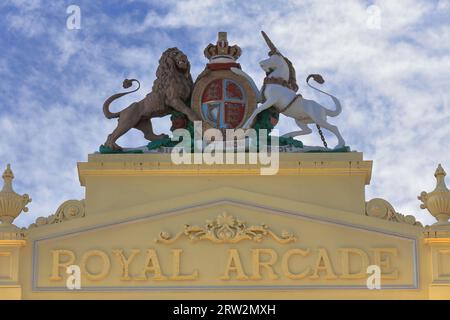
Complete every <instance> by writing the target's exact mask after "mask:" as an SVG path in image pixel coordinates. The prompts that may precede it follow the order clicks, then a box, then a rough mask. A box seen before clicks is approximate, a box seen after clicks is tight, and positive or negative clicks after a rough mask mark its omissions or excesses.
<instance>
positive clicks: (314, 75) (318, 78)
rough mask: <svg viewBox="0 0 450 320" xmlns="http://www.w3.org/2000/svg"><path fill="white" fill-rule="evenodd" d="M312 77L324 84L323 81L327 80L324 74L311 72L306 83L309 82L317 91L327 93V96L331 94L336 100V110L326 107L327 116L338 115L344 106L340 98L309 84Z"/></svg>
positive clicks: (334, 100)
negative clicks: (323, 76)
mask: <svg viewBox="0 0 450 320" xmlns="http://www.w3.org/2000/svg"><path fill="white" fill-rule="evenodd" d="M311 78H313V79H314V81H316V82H317V83H320V84H322V83H324V82H325V80H324V79H323V78H322V76H321V75H320V74H310V75H309V76H308V77H307V78H306V83H307V84H308V86H310V87H311V88H313V89H314V90H317V91H319V92H322V93H323V94H326V95H327V96H329V97H330V98H331V99H332V100H333V102H334V104H335V106H336V109H335V110H329V109H327V108H325V109H326V113H327V116H329V117H336V116H337V115H339V114H340V113H341V112H342V106H341V102H340V101H339V99H338V98H336V97H335V96H333V95H332V94H329V93H328V92H325V91H322V90H320V89H318V88H316V87H313V86H312V85H310V84H309V79H311Z"/></svg>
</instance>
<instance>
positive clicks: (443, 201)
mask: <svg viewBox="0 0 450 320" xmlns="http://www.w3.org/2000/svg"><path fill="white" fill-rule="evenodd" d="M434 176H435V177H436V188H435V189H434V190H433V191H432V192H430V193H427V192H425V191H422V192H421V193H420V196H418V199H419V200H421V201H422V204H421V205H420V207H421V208H422V209H428V211H429V212H430V213H431V215H432V216H433V217H435V218H436V219H437V222H436V223H435V224H436V225H442V224H450V223H449V222H448V220H449V218H450V190H449V189H448V188H447V186H446V185H445V176H446V173H445V171H444V169H443V168H442V166H441V164H439V165H438V167H437V169H436V172H435V173H434Z"/></svg>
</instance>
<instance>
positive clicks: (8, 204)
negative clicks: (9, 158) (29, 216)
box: [0, 164, 31, 228]
mask: <svg viewBox="0 0 450 320" xmlns="http://www.w3.org/2000/svg"><path fill="white" fill-rule="evenodd" d="M2 178H3V188H2V190H1V191H0V222H1V224H0V228H4V227H11V226H12V222H13V221H14V219H15V218H17V217H18V216H19V214H20V213H21V212H22V211H24V212H27V211H28V208H27V207H26V205H27V204H28V203H30V202H31V198H30V197H29V196H28V194H24V195H19V194H17V193H16V192H15V191H14V190H13V187H12V180H13V179H14V174H13V172H12V170H11V166H10V165H9V164H8V165H7V167H6V170H5V171H4V172H3V175H2Z"/></svg>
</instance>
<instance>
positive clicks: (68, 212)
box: [30, 200, 86, 228]
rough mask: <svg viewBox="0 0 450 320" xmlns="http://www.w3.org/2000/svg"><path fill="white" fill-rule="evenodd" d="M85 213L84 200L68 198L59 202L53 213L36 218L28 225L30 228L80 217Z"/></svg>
mask: <svg viewBox="0 0 450 320" xmlns="http://www.w3.org/2000/svg"><path fill="white" fill-rule="evenodd" d="M85 213H86V211H85V202H84V200H68V201H66V202H64V203H63V204H61V205H60V206H59V208H58V210H56V212H55V213H54V214H52V215H50V216H48V217H39V218H37V219H36V222H35V223H33V224H31V225H30V228H35V227H39V226H43V225H47V224H54V223H61V222H64V221H68V220H73V219H76V218H82V217H84V216H85Z"/></svg>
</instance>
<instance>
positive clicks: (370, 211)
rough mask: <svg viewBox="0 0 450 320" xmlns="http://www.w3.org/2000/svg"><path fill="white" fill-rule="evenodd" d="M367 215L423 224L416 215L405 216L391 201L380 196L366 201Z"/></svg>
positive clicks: (418, 224)
mask: <svg viewBox="0 0 450 320" xmlns="http://www.w3.org/2000/svg"><path fill="white" fill-rule="evenodd" d="M366 216H369V217H374V218H379V219H383V220H388V221H394V222H400V223H406V224H410V225H413V226H418V227H422V224H421V223H420V222H419V221H416V218H415V217H414V216H412V215H406V216H405V215H403V214H401V213H398V212H396V211H395V209H394V207H393V206H392V205H391V204H390V203H389V202H387V201H386V200H384V199H380V198H374V199H372V200H370V201H368V202H366Z"/></svg>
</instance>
